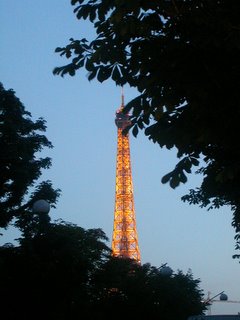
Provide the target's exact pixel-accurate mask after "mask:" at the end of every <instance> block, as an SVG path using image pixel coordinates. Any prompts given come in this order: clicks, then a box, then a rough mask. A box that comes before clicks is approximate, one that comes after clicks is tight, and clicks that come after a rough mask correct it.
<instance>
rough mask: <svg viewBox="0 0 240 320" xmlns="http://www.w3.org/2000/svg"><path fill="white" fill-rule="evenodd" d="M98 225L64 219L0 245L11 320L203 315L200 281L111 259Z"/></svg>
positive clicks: (5, 311) (4, 309) (1, 273)
mask: <svg viewBox="0 0 240 320" xmlns="http://www.w3.org/2000/svg"><path fill="white" fill-rule="evenodd" d="M107 240H108V239H107V237H106V235H105V234H104V232H103V231H102V230H101V229H88V230H86V229H83V228H81V227H79V226H77V225H75V224H72V223H68V222H65V221H56V222H54V223H50V224H49V225H48V227H47V228H46V229H45V232H44V233H42V234H39V233H38V234H36V235H35V236H34V237H32V238H25V237H22V238H21V239H20V245H19V246H11V245H5V246H2V247H0V281H1V290H2V292H3V293H4V294H3V295H2V297H1V303H2V304H1V313H2V314H3V315H4V316H5V318H6V319H8V320H13V319H16V318H21V319H25V320H28V319H29V320H30V319H32V318H33V317H34V319H43V318H44V319H53V320H59V319H60V320H69V319H77V318H80V319H85V318H86V319H100V320H101V319H102V320H104V319H105V320H107V319H112V318H113V317H116V314H117V315H118V317H119V318H120V317H126V315H127V316H128V317H130V318H134V319H135V318H141V317H142V316H143V315H144V316H146V317H148V318H151V319H159V318H163V319H167V320H172V319H176V318H177V319H180V320H186V319H187V317H188V316H191V315H196V314H202V313H203V311H204V310H205V307H206V305H205V304H204V303H203V302H202V297H203V292H202V290H201V289H200V287H199V285H200V281H199V280H198V279H194V278H193V275H192V274H191V272H188V273H186V274H183V273H182V272H181V271H177V272H176V273H171V274H164V273H162V272H161V270H162V267H159V268H157V267H153V266H151V265H150V264H144V265H142V266H141V265H139V264H137V263H136V262H135V261H133V260H130V259H123V258H113V257H112V256H111V255H110V253H111V250H110V249H109V248H108V246H107V244H106V242H107Z"/></svg>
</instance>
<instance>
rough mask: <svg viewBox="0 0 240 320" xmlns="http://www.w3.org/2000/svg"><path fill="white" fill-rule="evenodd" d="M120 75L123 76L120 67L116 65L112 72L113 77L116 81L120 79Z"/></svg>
mask: <svg viewBox="0 0 240 320" xmlns="http://www.w3.org/2000/svg"><path fill="white" fill-rule="evenodd" d="M120 77H121V74H120V71H119V70H118V67H117V66H115V68H114V69H113V72H112V79H113V80H114V81H118V80H120Z"/></svg>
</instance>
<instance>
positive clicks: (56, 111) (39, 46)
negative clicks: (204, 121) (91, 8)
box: [0, 0, 240, 314]
mask: <svg viewBox="0 0 240 320" xmlns="http://www.w3.org/2000/svg"><path fill="white" fill-rule="evenodd" d="M0 30H1V32H0V56H1V59H0V70H1V78H0V81H1V82H2V83H3V85H4V87H5V89H10V88H13V89H14V90H15V92H16V95H17V97H19V98H20V100H21V101H22V103H23V104H24V105H25V107H26V109H27V110H28V111H30V112H31V114H32V117H33V119H34V120H36V119H37V118H38V117H43V118H44V119H45V120H46V121H47V132H46V136H47V137H48V139H49V140H50V141H52V143H53V145H54V149H52V150H44V152H43V153H42V156H44V155H47V156H50V157H51V158H52V162H53V165H52V167H51V169H50V170H47V171H45V172H44V174H43V176H42V178H43V179H50V180H52V182H53V184H54V186H55V187H57V188H60V189H61V190H62V196H61V198H60V200H59V203H58V206H57V209H56V210H51V217H52V219H53V220H54V219H58V218H62V219H64V220H66V221H71V222H73V223H76V224H78V225H80V226H82V227H84V228H102V229H103V230H104V232H105V233H106V235H107V236H108V237H109V239H110V240H111V236H112V227H113V209H114V191H115V190H114V188H115V165H116V147H117V130H116V127H115V124H114V116H115V111H116V109H117V108H118V107H119V106H120V103H121V90H120V88H119V87H116V86H115V84H114V83H113V82H112V81H107V82H104V83H103V84H100V83H98V82H97V81H95V80H93V81H91V82H89V81H88V80H87V76H86V73H87V72H86V71H85V70H81V71H80V72H79V73H78V74H77V76H75V77H73V78H71V77H68V76H66V77H65V78H61V77H58V76H53V74H52V70H53V68H54V67H55V66H60V65H63V64H64V63H65V60H64V59H63V58H60V57H59V56H58V55H57V54H56V53H54V49H55V48H56V47H57V46H64V45H65V44H67V43H68V40H69V38H71V37H73V38H76V39H79V38H83V37H86V38H91V37H92V36H93V35H94V30H93V29H92V27H91V25H90V24H88V23H83V22H79V21H78V20H77V19H76V18H75V16H74V14H73V7H72V6H71V5H70V0H41V1H39V0H35V1H32V0H21V1H19V0H12V1H9V0H0ZM124 92H125V101H126V102H128V101H129V100H131V99H132V98H134V97H135V96H136V94H137V92H136V91H135V90H134V89H131V88H128V87H125V88H124ZM130 144H131V161H132V173H133V184H134V198H135V209H136V216H137V229H138V237H139V245H140V250H141V256H142V263H145V262H150V263H151V264H152V265H154V266H160V265H161V264H163V263H166V262H167V263H168V265H169V266H170V267H171V268H172V269H173V270H175V271H176V270H177V269H181V270H183V271H184V272H187V270H188V269H191V270H192V272H193V275H194V277H195V278H200V279H201V287H202V288H203V290H204V292H205V294H206V295H207V292H208V291H210V292H211V295H212V296H213V295H215V294H217V293H219V292H221V291H223V290H224V291H225V292H226V294H227V295H228V297H229V300H237V301H239V300H240V291H239V288H240V280H239V279H240V277H239V271H240V265H239V263H238V261H237V260H233V259H232V255H233V254H234V253H235V252H234V244H235V242H234V230H233V228H232V227H231V219H232V218H231V212H230V209H229V208H227V207H226V208H222V209H220V210H214V211H210V212H207V210H205V209H200V208H198V207H196V206H189V205H188V204H186V203H183V202H182V201H181V200H180V197H181V196H182V195H184V194H186V193H187V192H188V189H190V188H193V187H195V186H197V185H198V182H199V178H198V177H196V176H194V175H193V176H191V177H189V182H188V184H186V185H184V186H182V187H179V188H177V189H176V190H172V189H171V188H170V187H169V186H168V185H163V184H161V177H162V176H163V175H164V174H165V173H167V172H168V171H170V170H171V169H172V168H173V166H174V164H175V163H176V153H175V151H174V150H173V151H168V150H165V149H160V148H159V146H158V145H155V144H153V143H152V142H150V141H149V140H148V139H147V137H145V136H144V134H143V132H141V133H140V134H139V136H138V137H137V139H136V138H134V137H133V136H131V137H130ZM14 237H16V234H15V232H14V231H13V230H10V231H8V232H7V233H5V236H4V237H2V239H0V241H1V243H4V242H6V241H9V240H11V239H12V238H14ZM109 245H110V242H109ZM211 311H212V314H214V313H215V314H221V313H237V312H239V311H240V304H238V303H219V302H215V303H213V305H212V308H211Z"/></svg>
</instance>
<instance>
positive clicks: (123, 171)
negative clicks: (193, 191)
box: [112, 89, 140, 263]
mask: <svg viewBox="0 0 240 320" xmlns="http://www.w3.org/2000/svg"><path fill="white" fill-rule="evenodd" d="M121 99H122V101H121V107H120V108H119V109H118V111H117V112H116V118H115V123H116V125H117V128H118V141H117V168H116V189H115V208H114V224H113V235H112V253H113V256H117V257H122V258H124V257H125V258H131V259H134V260H136V261H137V262H138V263H140V250H139V245H138V235H137V227H136V215H135V209H134V197H133V182H132V171H131V159H130V145H129V135H128V133H127V134H126V133H123V130H124V129H125V128H126V127H127V126H129V125H130V123H131V122H130V119H129V115H128V114H125V113H123V108H124V94H123V89H122V94H121Z"/></svg>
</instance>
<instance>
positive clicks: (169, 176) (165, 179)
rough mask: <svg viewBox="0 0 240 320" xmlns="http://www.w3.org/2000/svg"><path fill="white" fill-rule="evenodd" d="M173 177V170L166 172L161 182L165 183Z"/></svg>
mask: <svg viewBox="0 0 240 320" xmlns="http://www.w3.org/2000/svg"><path fill="white" fill-rule="evenodd" d="M171 177H172V171H171V172H169V173H167V174H165V176H163V177H162V180H161V182H162V183H164V184H165V183H167V182H168V181H169V180H170V179H171Z"/></svg>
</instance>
